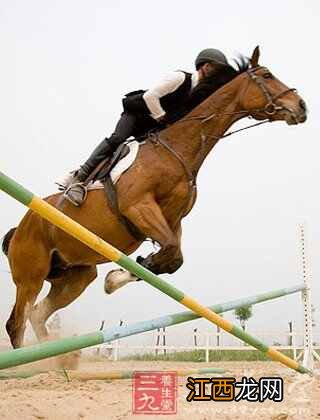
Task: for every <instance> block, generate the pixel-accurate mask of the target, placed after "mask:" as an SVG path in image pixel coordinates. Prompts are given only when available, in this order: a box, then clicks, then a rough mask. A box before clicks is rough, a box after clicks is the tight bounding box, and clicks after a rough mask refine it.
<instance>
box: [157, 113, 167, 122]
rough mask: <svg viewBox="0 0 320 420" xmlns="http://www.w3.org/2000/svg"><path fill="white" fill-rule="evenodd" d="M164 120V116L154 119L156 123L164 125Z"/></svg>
mask: <svg viewBox="0 0 320 420" xmlns="http://www.w3.org/2000/svg"><path fill="white" fill-rule="evenodd" d="M165 118H166V114H164V115H161V117H158V118H156V121H157V122H158V123H164V122H165Z"/></svg>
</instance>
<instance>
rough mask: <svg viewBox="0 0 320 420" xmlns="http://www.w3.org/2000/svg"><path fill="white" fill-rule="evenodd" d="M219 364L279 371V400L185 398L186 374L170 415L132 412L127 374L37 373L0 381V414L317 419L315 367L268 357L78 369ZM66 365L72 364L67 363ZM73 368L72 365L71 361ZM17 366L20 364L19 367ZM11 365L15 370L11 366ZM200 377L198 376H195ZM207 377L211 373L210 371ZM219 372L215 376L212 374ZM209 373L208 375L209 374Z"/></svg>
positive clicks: (243, 372) (251, 372)
mask: <svg viewBox="0 0 320 420" xmlns="http://www.w3.org/2000/svg"><path fill="white" fill-rule="evenodd" d="M55 363H56V362H54V361H51V362H48V361H42V362H38V363H37V364H32V365H26V366H25V367H23V369H24V370H29V371H30V370H31V369H54V368H55V367H56V366H55ZM213 366H217V367H223V368H225V369H227V370H228V371H229V372H228V373H227V374H226V376H228V377H231V376H234V377H235V378H236V379H237V380H240V379H241V378H242V377H243V376H246V377H253V378H254V379H256V380H258V379H259V378H260V377H262V376H263V377H265V376H271V377H274V376H281V377H282V378H283V381H284V398H283V401H282V402H273V401H264V402H263V403H259V402H247V401H241V402H214V401H208V402H207V401H197V402H191V403H189V402H187V401H186V396H187V395H188V394H189V390H188V389H187V388H186V383H187V378H186V377H179V378H178V384H179V385H178V401H177V414H176V415H166V416H165V415H133V414H132V383H131V379H124V380H113V381H106V380H104V381H102V380H89V381H86V382H81V381H79V380H72V381H70V382H68V381H67V379H66V377H64V376H63V374H61V373H57V372H54V371H51V372H48V373H41V374H39V375H37V376H33V377H30V378H27V379H5V380H1V381H0V395H1V399H0V419H7V420H9V419H10V420H18V419H19V420H20V419H21V420H22V419H23V420H29V419H30V420H31V419H50V420H60V419H61V420H62V419H68V420H76V419H92V420H93V419H101V420H102V419H104V420H105V419H108V420H111V419H116V420H120V419H130V418H133V419H137V420H139V419H146V418H148V419H159V418H168V419H172V420H178V419H179V420H180V419H181V420H185V419H186V418H188V417H189V418H192V419H199V420H209V419H258V418H259V419H260V420H263V419H277V420H284V419H297V420H298V419H299V420H303V419H319V418H320V377H319V368H320V366H319V365H318V366H317V369H316V370H315V372H316V374H315V376H314V377H309V376H307V375H300V374H298V373H295V372H293V371H290V370H289V369H287V368H285V367H282V366H281V365H279V364H277V363H273V362H267V363H266V362H255V363H251V362H250V363H249V362H221V363H215V364H214V365H213V364H205V363H186V362H181V363H176V362H136V361H129V362H128V361H120V362H110V361H105V360H102V361H88V360H80V361H79V365H78V368H77V369H78V370H80V371H95V372H98V371H100V372H101V371H110V370H120V369H123V370H129V369H134V370H153V371H157V370H171V371H174V370H177V369H199V368H203V367H213ZM70 367H72V366H70ZM73 367H74V366H73ZM21 369H22V368H21ZM15 370H17V369H15ZM201 376H203V375H201ZM211 376H213V375H211ZM217 376H221V375H217ZM209 377H210V376H209Z"/></svg>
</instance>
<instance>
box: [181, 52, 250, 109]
mask: <svg viewBox="0 0 320 420" xmlns="http://www.w3.org/2000/svg"><path fill="white" fill-rule="evenodd" d="M233 61H234V62H235V67H236V68H235V67H232V66H231V65H228V66H221V68H220V69H219V70H218V72H217V73H215V74H214V75H212V76H210V77H207V78H205V79H204V80H202V81H201V82H200V83H199V84H198V85H197V86H196V87H195V88H194V89H193V91H192V92H191V96H190V101H189V104H188V108H189V109H194V108H195V107H196V106H198V105H199V104H200V103H201V102H203V101H204V100H205V99H207V98H208V97H209V96H210V95H212V94H213V93H214V92H215V91H217V90H218V89H220V88H221V87H222V86H224V85H225V84H227V83H229V82H231V80H233V79H234V78H236V77H237V76H239V75H240V74H242V73H244V72H245V71H247V70H248V69H249V67H250V61H249V59H248V58H246V57H245V56H243V55H239V56H238V58H236V59H234V60H233Z"/></svg>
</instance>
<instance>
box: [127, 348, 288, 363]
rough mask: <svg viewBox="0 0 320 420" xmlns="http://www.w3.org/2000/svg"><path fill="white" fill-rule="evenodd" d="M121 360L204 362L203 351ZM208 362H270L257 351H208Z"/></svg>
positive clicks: (146, 354) (286, 351) (130, 357)
mask: <svg viewBox="0 0 320 420" xmlns="http://www.w3.org/2000/svg"><path fill="white" fill-rule="evenodd" d="M282 353H283V354H285V355H287V356H289V357H291V358H292V357H293V352H292V351H291V350H284V351H282ZM121 360H139V361H156V360H161V361H177V362H204V361H205V351H204V350H194V351H181V352H172V353H167V354H166V355H164V354H158V356H156V355H155V354H154V353H145V354H134V355H131V356H126V357H122V358H121ZM209 360H210V362H221V361H248V362H251V361H270V359H269V358H268V357H267V356H265V355H263V354H262V353H261V352H259V351H257V350H241V351H238V350H210V351H209Z"/></svg>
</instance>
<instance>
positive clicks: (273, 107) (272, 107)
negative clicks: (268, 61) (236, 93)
mask: <svg viewBox="0 0 320 420" xmlns="http://www.w3.org/2000/svg"><path fill="white" fill-rule="evenodd" d="M263 69H265V70H268V69H267V68H266V67H260V66H257V67H253V68H251V69H249V70H247V71H246V74H247V75H248V77H249V78H250V80H252V81H253V82H255V83H256V84H257V85H258V87H259V88H260V90H261V91H262V93H263V96H264V97H265V99H266V104H265V106H263V107H262V108H257V109H252V110H251V111H250V112H248V111H247V110H242V111H235V112H228V113H222V114H215V113H213V114H210V115H207V116H197V117H189V118H190V119H198V120H200V121H201V124H204V123H206V122H207V121H209V120H211V119H213V118H217V117H223V116H226V115H237V114H238V115H239V114H241V115H243V116H247V117H249V118H253V115H252V114H254V113H257V112H259V113H264V114H265V115H266V119H265V120H263V121H259V122H257V123H254V124H250V125H247V126H245V127H243V128H240V129H238V130H234V131H230V132H229V133H227V134H222V135H221V136H217V135H210V136H208V135H205V134H204V133H203V132H202V133H201V138H202V140H203V141H207V140H209V139H210V138H212V139H215V140H220V139H222V138H224V137H229V136H231V135H232V134H235V133H238V132H239V131H244V130H247V129H249V128H252V127H256V126H258V125H262V124H265V123H267V122H272V120H271V119H270V118H271V117H272V116H274V115H275V114H276V113H277V112H280V111H287V112H289V113H290V115H291V116H292V118H293V119H294V120H295V121H296V122H298V121H297V117H296V114H295V113H294V111H292V110H291V109H290V108H287V107H285V106H284V105H278V104H277V103H276V100H277V99H279V98H280V97H282V96H284V95H286V94H287V93H290V92H297V90H296V89H295V88H288V89H285V90H283V91H282V92H280V93H278V94H277V95H275V96H273V95H272V94H271V92H270V91H269V89H268V88H267V86H266V85H265V83H264V82H263V78H262V77H261V76H257V75H256V74H255V72H256V71H257V70H263ZM189 118H186V119H184V118H183V119H182V120H180V121H181V122H182V121H186V120H188V119H189Z"/></svg>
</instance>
